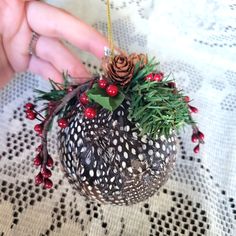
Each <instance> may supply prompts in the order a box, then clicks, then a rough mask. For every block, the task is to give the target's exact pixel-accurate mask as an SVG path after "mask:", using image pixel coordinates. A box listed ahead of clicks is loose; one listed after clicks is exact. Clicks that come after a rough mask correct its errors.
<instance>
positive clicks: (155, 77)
mask: <svg viewBox="0 0 236 236" xmlns="http://www.w3.org/2000/svg"><path fill="white" fill-rule="evenodd" d="M163 78H164V74H163V73H162V72H160V73H158V74H155V75H154V77H153V81H158V82H160V81H162V80H163Z"/></svg>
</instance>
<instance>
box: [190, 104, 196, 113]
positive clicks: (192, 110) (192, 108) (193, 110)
mask: <svg viewBox="0 0 236 236" xmlns="http://www.w3.org/2000/svg"><path fill="white" fill-rule="evenodd" d="M188 107H189V109H190V111H191V112H193V113H197V112H198V109H197V108H196V107H193V106H190V105H189V106H188Z"/></svg>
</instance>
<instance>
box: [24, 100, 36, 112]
mask: <svg viewBox="0 0 236 236" xmlns="http://www.w3.org/2000/svg"><path fill="white" fill-rule="evenodd" d="M34 108H35V105H34V104H33V103H30V102H28V103H26V104H25V109H26V110H33V109H34Z"/></svg>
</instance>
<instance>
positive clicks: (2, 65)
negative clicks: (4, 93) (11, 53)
mask: <svg viewBox="0 0 236 236" xmlns="http://www.w3.org/2000/svg"><path fill="white" fill-rule="evenodd" d="M12 76H13V70H12V68H11V66H10V64H9V63H8V60H7V57H6V54H5V50H4V48H3V43H2V38H1V37H0V88H2V87H3V86H4V85H5V84H6V83H7V82H8V81H9V80H10V79H11V78H12Z"/></svg>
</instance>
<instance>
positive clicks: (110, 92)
mask: <svg viewBox="0 0 236 236" xmlns="http://www.w3.org/2000/svg"><path fill="white" fill-rule="evenodd" d="M106 92H107V94H108V95H109V96H110V97H115V96H116V95H117V94H118V92H119V89H118V87H117V86H116V85H114V84H111V85H109V86H108V87H107V88H106Z"/></svg>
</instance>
